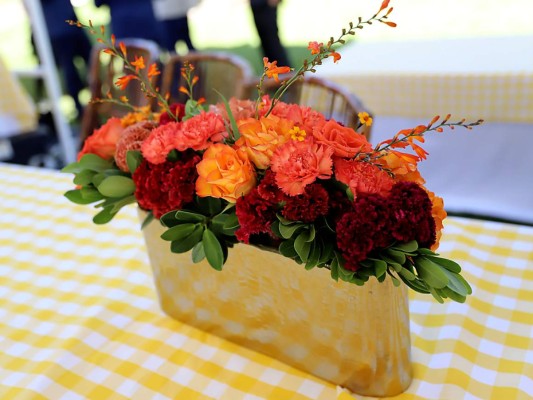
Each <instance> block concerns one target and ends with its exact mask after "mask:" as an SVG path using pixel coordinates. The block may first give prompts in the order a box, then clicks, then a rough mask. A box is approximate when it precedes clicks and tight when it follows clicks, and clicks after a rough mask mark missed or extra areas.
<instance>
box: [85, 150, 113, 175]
mask: <svg viewBox="0 0 533 400" xmlns="http://www.w3.org/2000/svg"><path fill="white" fill-rule="evenodd" d="M78 164H79V165H80V167H81V168H83V169H88V170H91V171H96V172H102V171H105V170H106V169H110V168H113V163H112V162H111V161H107V160H104V159H103V158H101V157H99V156H97V155H96V154H93V153H88V154H84V155H83V156H82V157H81V159H80V161H78Z"/></svg>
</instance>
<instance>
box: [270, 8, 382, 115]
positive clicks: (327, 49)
mask: <svg viewBox="0 0 533 400" xmlns="http://www.w3.org/2000/svg"><path fill="white" fill-rule="evenodd" d="M383 10H384V8H382V9H380V10H379V11H378V12H377V13H376V14H374V15H373V16H372V17H371V18H369V19H367V20H366V21H363V20H362V18H361V17H359V19H358V22H357V25H354V23H353V22H350V23H349V28H348V29H344V28H343V29H342V33H341V35H340V36H339V37H338V38H337V39H335V38H333V37H331V38H330V39H329V41H328V43H327V45H326V46H320V48H319V52H318V53H317V54H316V55H315V56H314V57H313V58H312V60H311V61H310V62H309V61H307V60H304V62H303V65H302V66H301V67H300V68H299V69H298V71H296V73H295V74H294V76H293V77H291V78H290V79H289V80H288V81H285V82H284V83H283V84H282V85H281V86H280V87H279V88H278V90H276V92H275V93H274V96H273V98H272V103H271V105H270V108H269V109H268V111H267V113H266V115H265V116H268V115H269V114H270V113H271V112H272V110H273V108H274V107H275V105H276V104H277V102H278V101H279V99H280V98H281V97H282V96H283V95H284V94H285V92H286V91H287V90H288V89H289V87H290V86H291V85H292V84H293V83H294V82H295V81H296V80H297V79H298V78H300V76H303V75H304V74H305V73H306V72H316V69H315V67H316V66H317V65H321V64H322V60H324V59H326V58H328V57H331V55H332V53H333V52H334V50H335V49H334V48H333V47H334V46H335V45H341V46H342V45H344V44H345V43H346V40H345V37H346V36H348V35H352V36H353V35H355V32H356V29H363V28H364V26H365V25H372V22H373V21H379V22H385V19H387V17H388V15H389V14H390V12H391V10H390V9H389V11H388V12H387V13H386V14H385V15H383V16H381V17H379V14H380V13H381V12H382V11H383ZM387 25H389V26H392V25H391V24H387ZM263 76H264V74H263ZM262 79H263V77H262ZM261 82H262V80H261ZM259 91H260V93H261V88H259Z"/></svg>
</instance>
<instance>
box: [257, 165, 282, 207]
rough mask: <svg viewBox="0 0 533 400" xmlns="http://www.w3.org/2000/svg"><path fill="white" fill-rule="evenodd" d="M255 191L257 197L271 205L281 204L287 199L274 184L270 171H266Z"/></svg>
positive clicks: (273, 177)
mask: <svg viewBox="0 0 533 400" xmlns="http://www.w3.org/2000/svg"><path fill="white" fill-rule="evenodd" d="M257 191H258V192H259V195H260V196H261V197H262V198H263V199H265V200H267V201H270V202H271V203H281V202H282V201H285V200H286V198H287V197H288V196H287V195H286V194H285V193H283V192H282V191H281V189H280V188H279V186H278V184H277V183H276V176H275V175H274V172H272V170H271V169H267V170H266V172H265V176H264V177H263V179H261V183H259V185H258V186H257Z"/></svg>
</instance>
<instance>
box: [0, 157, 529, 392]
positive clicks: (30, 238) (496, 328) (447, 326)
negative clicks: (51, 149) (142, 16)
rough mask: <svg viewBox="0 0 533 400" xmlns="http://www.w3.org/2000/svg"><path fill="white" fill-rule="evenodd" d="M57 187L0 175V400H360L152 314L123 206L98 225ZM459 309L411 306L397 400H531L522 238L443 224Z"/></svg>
mask: <svg viewBox="0 0 533 400" xmlns="http://www.w3.org/2000/svg"><path fill="white" fill-rule="evenodd" d="M70 181H71V176H69V175H66V174H60V173H58V172H56V171H52V170H44V169H41V170H39V169H34V168H30V167H21V166H12V165H6V164H3V165H2V164H0V199H1V201H0V226H1V229H0V282H1V285H0V360H1V362H0V398H2V399H16V400H25V399H32V400H33V399H54V400H71V399H74V400H76V399H139V400H150V399H154V400H155V399H157V400H163V399H209V398H215V399H228V400H235V399H248V400H251V399H255V400H257V399H276V400H278V399H341V400H348V399H352V398H356V399H362V398H363V397H360V396H353V397H352V396H351V395H349V394H348V393H346V392H345V391H343V390H342V389H341V388H337V387H335V386H334V385H331V384H329V383H327V382H325V381H322V380H320V379H317V378H314V377H312V376H310V375H307V374H305V373H303V372H300V371H298V370H296V369H294V368H291V367H288V366H286V365H284V364H282V363H280V362H278V361H276V360H273V359H271V358H269V357H266V356H263V355H261V354H258V353H255V352H252V351H249V350H247V349H244V348H241V347H239V346H237V345H235V344H232V343H229V342H227V341H225V340H222V339H219V338H217V337H214V336H212V335H210V334H207V333H204V332H201V331H199V330H196V329H194V328H192V327H190V326H187V325H184V324H182V323H180V322H178V321H175V320H172V319H171V318H169V317H167V316H165V315H164V314H163V313H162V312H161V311H160V309H159V307H158V304H157V298H156V294H155V291H154V287H153V282H152V276H151V272H150V268H149V265H148V258H147V255H146V251H145V248H144V243H143V239H142V235H141V233H140V231H139V221H138V219H137V215H136V210H135V208H134V207H131V208H128V209H125V210H123V211H124V212H122V213H121V214H120V215H119V216H118V217H117V218H116V220H114V221H113V222H112V223H110V224H109V225H107V226H95V225H92V223H91V217H92V215H93V213H92V211H93V210H92V209H91V207H83V206H76V205H74V204H71V203H69V202H68V201H67V200H66V199H65V198H63V197H62V195H61V194H62V192H64V191H66V190H68V189H70V188H71V183H70ZM441 254H443V255H445V256H448V257H451V258H454V259H456V260H458V261H459V262H460V263H461V264H462V265H463V268H464V270H465V275H466V277H467V279H468V280H469V281H470V283H471V284H472V286H473V290H474V295H473V296H472V297H471V298H470V299H468V301H467V303H466V304H457V303H446V304H444V305H441V304H438V303H436V302H435V301H433V300H432V299H431V298H430V297H428V296H422V295H418V294H415V293H412V295H411V302H410V311H411V335H412V344H413V345H412V355H413V364H414V374H415V377H414V381H413V383H412V385H411V387H410V388H409V389H408V391H407V392H406V393H404V394H402V395H400V396H397V398H398V399H401V400H404V399H405V400H407V399H444V398H446V399H465V398H468V399H484V400H486V399H506V400H507V399H524V400H525V399H529V398H531V397H533V328H532V324H531V322H532V321H533V311H532V310H533V268H532V267H533V228H531V227H526V226H520V225H511V224H504V223H496V222H487V221H479V220H471V219H465V218H449V219H447V220H446V224H445V233H444V237H443V240H442V245H441Z"/></svg>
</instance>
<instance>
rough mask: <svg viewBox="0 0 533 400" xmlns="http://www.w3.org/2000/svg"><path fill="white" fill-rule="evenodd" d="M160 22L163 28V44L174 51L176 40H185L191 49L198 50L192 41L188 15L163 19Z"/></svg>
mask: <svg viewBox="0 0 533 400" xmlns="http://www.w3.org/2000/svg"><path fill="white" fill-rule="evenodd" d="M159 24H160V25H161V26H162V28H163V40H162V43H161V44H162V46H163V47H164V48H165V49H167V50H168V51H174V50H175V47H176V42H179V41H183V42H185V44H186V45H187V48H188V49H189V50H193V51H194V50H196V49H195V47H194V45H193V44H192V41H191V36H190V32H189V20H188V18H187V16H186V15H185V16H183V17H179V18H174V19H167V20H162V21H160V22H159Z"/></svg>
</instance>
